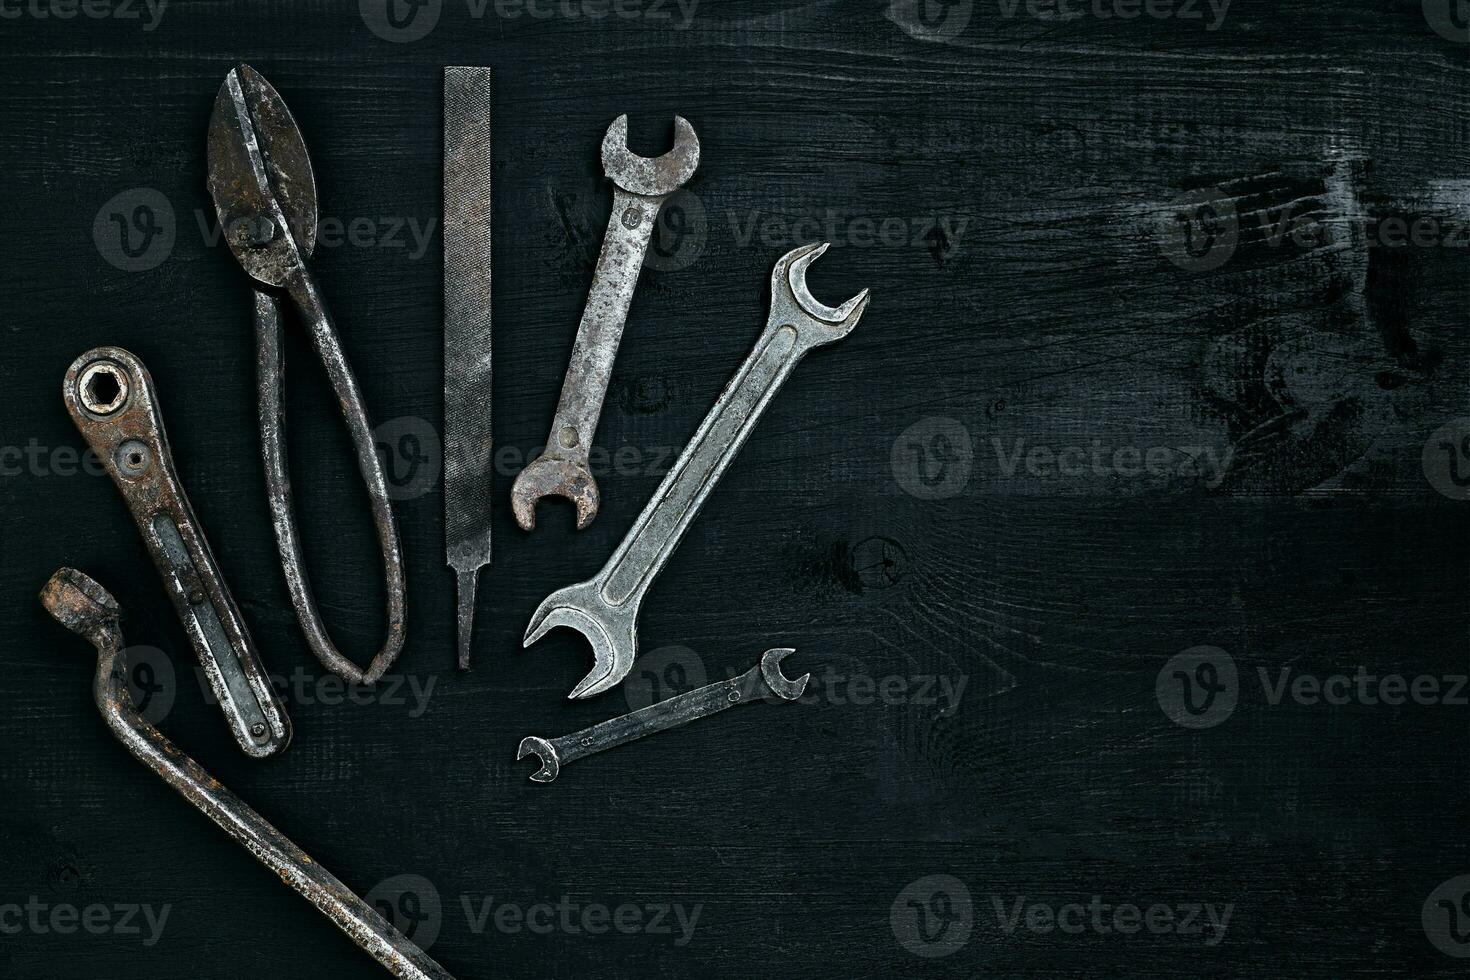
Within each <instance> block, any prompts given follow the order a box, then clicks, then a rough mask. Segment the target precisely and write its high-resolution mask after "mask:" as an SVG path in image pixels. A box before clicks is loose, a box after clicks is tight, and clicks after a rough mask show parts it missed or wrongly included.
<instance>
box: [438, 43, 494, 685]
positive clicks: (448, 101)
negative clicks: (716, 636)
mask: <svg viewBox="0 0 1470 980" xmlns="http://www.w3.org/2000/svg"><path fill="white" fill-rule="evenodd" d="M490 81H491V75H490V69H489V68H445V69H444V553H445V558H446V560H447V561H448V563H449V567H450V568H452V569H454V576H455V586H456V590H457V592H458V602H457V604H456V610H457V611H456V626H457V633H458V638H459V644H458V646H459V669H460V670H469V667H470V639H471V637H472V636H473V635H474V625H475V586H476V584H477V582H478V581H479V577H480V569H481V568H483V567H484V566H486V565H488V564H490V498H491V491H492V489H493V486H492V484H493V482H494V480H493V476H494V474H493V473H492V471H491V467H490V453H491V427H490V380H491V376H490V313H491V310H490Z"/></svg>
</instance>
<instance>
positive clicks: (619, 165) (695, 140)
mask: <svg viewBox="0 0 1470 980" xmlns="http://www.w3.org/2000/svg"><path fill="white" fill-rule="evenodd" d="M698 168H699V137H698V136H696V135H695V133H694V127H693V126H691V125H689V120H687V119H685V118H684V117H683V116H675V117H674V148H673V149H672V150H670V151H669V152H667V153H665V154H664V155H663V156H660V157H653V158H651V159H650V158H649V157H641V156H639V155H637V154H636V153H634V152H632V151H631V150H629V149H628V114H627V113H623V114H622V115H621V116H619V117H618V118H616V119H614V120H613V121H612V125H611V126H609V127H607V135H605V136H603V138H602V170H603V172H604V173H606V174H607V176H608V178H609V179H610V180H611V181H612V182H613V183H614V184H617V185H618V186H619V187H621V188H622V189H623V190H625V191H628V192H630V193H633V194H641V195H643V196H645V197H666V196H667V195H669V194H672V193H674V191H676V190H678V189H679V188H680V187H683V186H684V185H685V184H686V183H688V182H689V178H690V177H693V176H694V171H695V170H697V169H698Z"/></svg>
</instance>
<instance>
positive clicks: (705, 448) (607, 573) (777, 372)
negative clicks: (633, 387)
mask: <svg viewBox="0 0 1470 980" xmlns="http://www.w3.org/2000/svg"><path fill="white" fill-rule="evenodd" d="M826 250H827V243H823V244H819V245H802V246H800V247H799V248H795V249H792V250H791V251H790V252H787V253H786V254H785V255H783V256H782V257H781V259H780V260H779V261H778V262H777V263H776V268H775V270H774V271H773V272H772V273H771V313H770V317H769V319H767V321H766V328H765V331H764V332H762V334H761V336H760V339H759V340H757V341H756V344H755V348H754V349H753V350H752V351H751V352H750V355H749V356H748V357H747V358H746V359H745V363H744V364H742V365H741V367H740V369H739V370H738V371H736V372H735V377H733V378H732V379H730V382H729V384H727V385H726V386H725V390H724V391H723V392H722V393H721V394H720V397H719V400H718V401H716V402H715V404H714V407H713V408H711V409H710V412H709V414H708V415H707V416H705V419H704V421H703V422H701V423H700V425H699V429H698V430H697V431H696V432H695V433H694V436H693V438H691V439H690V440H689V445H687V446H685V447H684V452H683V453H682V454H681V455H680V456H679V459H678V460H677V461H676V462H675V463H674V466H673V469H671V470H669V472H668V475H667V476H665V477H664V480H663V483H661V484H660V485H659V488H658V489H657V490H655V491H654V493H653V497H652V498H651V499H650V500H649V501H648V503H647V504H646V505H645V506H644V508H643V512H642V513H641V514H639V515H638V519H637V520H636V521H635V522H634V523H633V527H632V529H631V530H630V531H629V532H628V535H627V537H625V538H624V539H623V542H622V544H620V545H618V549H617V551H615V552H613V555H612V557H611V558H609V559H608V561H607V564H606V565H605V566H603V569H602V571H600V572H598V573H597V575H596V576H594V577H593V578H591V579H589V580H587V581H586V582H579V583H578V584H576V585H571V586H568V587H566V588H564V589H560V590H558V591H557V592H553V593H552V594H551V595H550V596H548V597H547V598H546V600H545V601H543V602H542V603H541V605H540V606H539V607H538V608H537V610H536V612H535V613H534V614H532V616H531V623H530V625H529V626H527V627H526V636H525V645H526V646H530V645H531V644H532V643H535V642H536V641H537V640H539V639H541V637H543V636H545V635H546V634H547V633H548V632H549V631H550V630H552V629H554V628H556V627H558V626H567V627H570V628H572V629H575V630H577V631H578V632H580V633H582V635H584V636H585V637H586V638H587V641H588V642H589V643H591V644H592V654H593V657H594V660H595V663H594V665H593V668H592V671H591V672H590V673H589V674H588V675H587V676H586V677H584V678H582V680H581V682H580V683H579V684H577V686H576V687H574V688H573V689H572V693H571V694H570V695H569V696H570V697H573V698H585V697H591V696H592V695H594V694H601V693H602V692H603V691H606V690H608V689H609V688H611V687H613V686H614V685H616V684H618V683H619V682H621V681H622V679H623V678H624V677H626V676H628V671H629V670H631V669H632V668H633V660H634V658H635V657H636V656H637V654H638V611H639V609H640V607H641V606H642V605H643V596H644V594H645V593H647V591H648V587H649V586H650V585H651V584H652V583H653V580H654V579H655V578H657V577H658V573H659V572H660V571H661V570H662V569H663V566H664V563H665V562H667V561H668V559H669V556H670V555H671V554H673V552H674V549H675V548H677V547H678V546H679V541H680V539H681V538H683V537H684V532H685V531H687V530H688V529H689V525H690V524H691V523H693V521H694V518H695V517H696V516H697V515H698V514H699V511H700V508H701V507H703V506H704V502H705V500H706V499H708V497H709V494H710V492H711V491H712V490H713V489H714V487H715V484H716V483H718V482H719V479H720V476H721V474H723V473H724V472H725V468H726V467H727V466H729V465H730V461H731V460H733V459H734V458H735V454H736V453H738V452H739V451H740V447H741V446H743V445H744V444H745V440H746V438H747V437H749V435H750V433H751V430H752V429H754V428H755V424H756V423H757V422H758V421H760V417H761V414H762V413H763V412H764V411H765V410H766V406H767V405H769V404H770V402H771V399H772V398H774V397H775V395H776V392H777V391H779V390H780V388H781V386H782V385H783V384H785V383H786V379H787V378H788V377H789V376H790V375H791V372H792V370H793V369H795V367H796V365H797V363H798V362H799V361H800V360H801V359H802V358H803V357H804V356H806V353H807V351H809V350H811V349H812V348H814V347H820V346H821V345H823V344H830V343H832V342H833V341H836V340H841V339H842V338H843V337H845V336H847V334H848V333H849V332H851V331H852V329H853V328H854V327H856V326H857V323H858V320H859V319H861V318H862V315H863V311H864V310H866V309H867V308H868V291H867V290H866V289H864V290H863V291H862V292H860V293H858V294H857V295H856V296H854V297H853V298H852V299H850V300H848V301H847V302H846V303H843V304H842V305H841V306H839V307H836V308H833V307H830V306H824V305H823V304H821V303H819V302H817V300H816V298H815V297H814V296H812V294H811V292H810V290H808V289H807V285H806V270H807V267H808V266H810V265H811V264H812V262H814V261H815V260H816V259H817V258H818V257H819V256H821V254H822V253H823V252H825V251H826Z"/></svg>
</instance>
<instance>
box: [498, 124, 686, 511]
mask: <svg viewBox="0 0 1470 980" xmlns="http://www.w3.org/2000/svg"><path fill="white" fill-rule="evenodd" d="M698 166H699V137H698V136H696V135H695V134H694V127H693V126H691V125H689V122H688V120H686V119H685V118H684V117H683V116H675V117H674V148H673V149H672V150H670V151H669V152H668V153H665V154H664V155H663V156H661V157H656V158H654V159H651V160H650V159H648V158H647V157H640V156H636V155H635V154H633V153H631V152H630V151H629V150H628V117H627V116H626V115H622V116H619V117H618V118H616V119H614V120H613V124H612V125H611V126H609V127H608V128H607V135H606V136H604V137H603V139H602V169H603V170H604V171H605V172H606V173H607V176H608V177H609V178H610V179H611V180H612V182H613V185H614V191H613V206H612V216H611V217H610V218H609V219H608V223H607V234H606V235H605V236H604V237H603V239H602V252H601V254H599V255H598V257H597V271H596V272H594V273H593V275H592V289H591V291H590V292H589V293H588V294H587V305H586V307H585V308H584V309H583V311H582V322H581V324H580V325H579V326H578V327H577V339H576V341H575V342H574V343H573V345H572V359H571V363H570V365H568V367H567V376H566V379H565V380H564V381H563V382H562V387H561V399H560V400H559V401H558V402H557V405H556V418H555V419H553V420H552V423H551V434H550V435H548V436H547V437H546V450H545V452H543V453H542V454H541V455H540V456H537V457H536V458H535V459H533V460H532V461H531V462H530V463H529V464H527V466H526V468H525V469H524V470H522V471H521V472H520V475H519V476H517V477H516V481H515V483H514V485H512V487H511V490H510V505H511V511H512V512H513V513H514V514H515V518H516V523H517V524H519V525H520V526H521V528H522V529H524V530H527V531H529V530H531V529H532V528H534V527H535V526H536V502H537V501H538V500H540V499H541V498H542V497H546V496H552V495H556V496H561V497H565V498H566V499H568V500H570V501H571V502H572V503H573V504H575V505H576V508H577V530H579V531H580V530H583V529H584V528H586V527H587V525H589V524H591V523H592V521H593V519H594V518H596V517H597V508H598V504H599V503H600V501H601V496H600V494H599V492H598V489H597V480H596V479H595V478H593V476H592V471H591V469H590V468H589V467H588V465H587V453H588V451H589V449H590V448H591V446H592V437H593V435H594V433H596V431H597V419H598V416H600V415H601V414H602V402H603V399H604V398H605V397H606V396H607V382H608V379H609V378H610V377H612V367H613V361H614V360H615V359H616V358H617V356H618V344H619V342H620V341H621V340H622V338H623V326H624V325H625V324H626V323H627V321H628V306H629V304H631V303H632V302H633V290H634V288H635V287H636V286H637V285H638V273H639V271H640V270H641V269H642V268H643V256H644V254H645V253H646V252H647V251H648V243H649V242H650V241H651V240H652V238H653V226H654V222H655V221H657V220H658V212H659V208H661V207H662V206H663V203H664V201H665V200H667V199H668V197H669V195H670V194H672V193H674V192H675V191H676V190H678V189H679V188H680V187H682V186H684V184H685V183H687V182H688V180H689V178H690V177H692V176H694V171H695V169H696V168H697V167H698Z"/></svg>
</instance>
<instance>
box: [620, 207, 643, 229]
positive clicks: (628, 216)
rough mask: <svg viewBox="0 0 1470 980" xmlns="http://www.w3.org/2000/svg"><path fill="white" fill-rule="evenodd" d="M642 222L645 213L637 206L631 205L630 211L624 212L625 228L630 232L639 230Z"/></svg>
mask: <svg viewBox="0 0 1470 980" xmlns="http://www.w3.org/2000/svg"><path fill="white" fill-rule="evenodd" d="M642 221H643V211H642V209H641V208H639V207H638V205H636V204H633V205H630V206H629V207H628V210H626V211H624V212H623V227H624V228H627V229H628V230H629V231H631V230H633V229H634V228H637V227H638V225H639V224H640V223H642Z"/></svg>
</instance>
